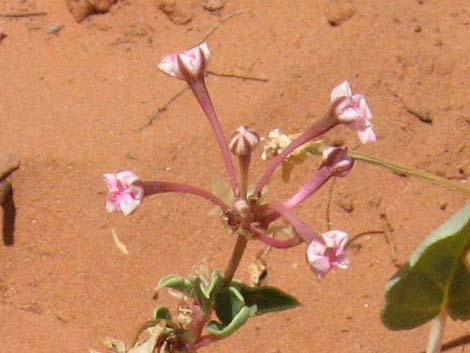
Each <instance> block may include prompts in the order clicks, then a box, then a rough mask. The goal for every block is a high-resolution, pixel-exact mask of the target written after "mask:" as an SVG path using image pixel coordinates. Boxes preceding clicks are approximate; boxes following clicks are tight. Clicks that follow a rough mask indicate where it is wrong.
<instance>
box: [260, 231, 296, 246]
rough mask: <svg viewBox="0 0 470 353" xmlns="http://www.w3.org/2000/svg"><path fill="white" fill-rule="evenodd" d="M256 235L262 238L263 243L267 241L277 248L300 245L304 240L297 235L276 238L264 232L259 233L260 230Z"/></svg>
mask: <svg viewBox="0 0 470 353" xmlns="http://www.w3.org/2000/svg"><path fill="white" fill-rule="evenodd" d="M254 236H255V237H256V238H257V239H258V240H260V241H261V242H263V243H265V244H267V245H269V246H272V247H273V248H276V249H288V248H292V247H294V246H296V245H299V244H300V243H301V242H302V240H301V239H300V238H299V237H297V236H294V237H290V238H288V239H285V240H280V239H276V238H273V237H270V236H268V235H266V234H262V233H259V232H256V233H255V234H254Z"/></svg>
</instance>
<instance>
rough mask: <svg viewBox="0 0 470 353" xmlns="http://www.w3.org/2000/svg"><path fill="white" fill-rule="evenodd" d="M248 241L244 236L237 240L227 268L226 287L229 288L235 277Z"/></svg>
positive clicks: (225, 274)
mask: <svg viewBox="0 0 470 353" xmlns="http://www.w3.org/2000/svg"><path fill="white" fill-rule="evenodd" d="M247 243H248V240H247V239H246V237H244V236H243V235H239V236H238V238H237V242H236V243H235V246H234V247H233V250H232V255H231V256H230V260H229V261H228V264H227V267H226V268H225V273H224V277H225V286H228V285H229V284H230V282H231V281H232V278H233V275H234V274H235V271H236V270H237V268H238V265H239V264H240V260H241V258H242V256H243V252H244V251H245V248H246V244H247Z"/></svg>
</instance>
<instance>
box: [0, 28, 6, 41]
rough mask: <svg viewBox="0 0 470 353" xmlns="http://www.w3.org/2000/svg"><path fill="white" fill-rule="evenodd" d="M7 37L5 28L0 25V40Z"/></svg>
mask: <svg viewBox="0 0 470 353" xmlns="http://www.w3.org/2000/svg"><path fill="white" fill-rule="evenodd" d="M6 37H7V34H6V32H5V30H4V29H3V28H2V27H0V42H1V41H2V40H3V39H5V38H6Z"/></svg>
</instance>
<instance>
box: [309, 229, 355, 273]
mask: <svg viewBox="0 0 470 353" xmlns="http://www.w3.org/2000/svg"><path fill="white" fill-rule="evenodd" d="M347 242H348V234H347V233H345V232H342V231H340V230H331V231H328V232H326V233H323V234H322V235H321V236H320V239H318V240H317V239H314V240H313V241H312V242H311V243H310V244H309V246H308V248H307V261H308V263H309V264H310V267H311V268H312V271H313V272H314V273H315V274H316V275H317V277H318V279H320V280H321V279H323V278H324V277H325V276H326V274H327V272H328V271H329V270H330V269H331V268H333V267H339V268H343V269H345V268H348V267H349V260H348V259H347V257H346V249H345V248H346V244H347Z"/></svg>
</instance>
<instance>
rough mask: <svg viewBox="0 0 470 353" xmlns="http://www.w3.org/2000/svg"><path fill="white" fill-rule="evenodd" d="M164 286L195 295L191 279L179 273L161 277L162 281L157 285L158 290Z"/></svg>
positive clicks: (191, 295)
mask: <svg viewBox="0 0 470 353" xmlns="http://www.w3.org/2000/svg"><path fill="white" fill-rule="evenodd" d="M162 288H173V289H176V290H177V291H180V292H182V293H184V294H186V295H188V296H190V297H193V296H194V294H193V285H192V283H191V281H190V280H188V279H186V278H184V277H182V276H179V275H169V276H166V277H163V278H162V279H160V282H158V285H157V290H160V289H162Z"/></svg>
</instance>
